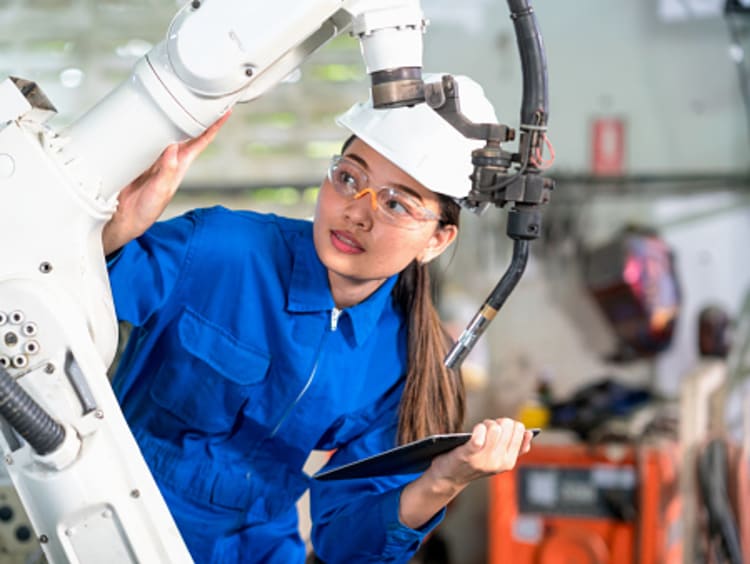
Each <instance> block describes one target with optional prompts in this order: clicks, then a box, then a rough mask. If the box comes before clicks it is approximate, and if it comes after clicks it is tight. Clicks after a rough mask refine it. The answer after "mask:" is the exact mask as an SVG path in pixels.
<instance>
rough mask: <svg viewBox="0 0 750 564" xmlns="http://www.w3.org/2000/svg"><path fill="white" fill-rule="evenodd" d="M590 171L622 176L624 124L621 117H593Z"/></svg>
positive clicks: (601, 174)
mask: <svg viewBox="0 0 750 564" xmlns="http://www.w3.org/2000/svg"><path fill="white" fill-rule="evenodd" d="M591 172H592V174H594V175H595V176H622V175H623V174H624V173H625V124H624V123H623V120H622V119H620V118H615V117H606V118H596V119H594V121H593V123H592V128H591Z"/></svg>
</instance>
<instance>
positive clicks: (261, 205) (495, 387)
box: [0, 0, 750, 564]
mask: <svg viewBox="0 0 750 564" xmlns="http://www.w3.org/2000/svg"><path fill="white" fill-rule="evenodd" d="M181 4H182V2H176V1H175V0H0V76H2V77H5V76H6V75H13V76H18V77H23V78H27V79H30V80H34V81H36V82H37V83H38V84H39V85H40V86H41V87H42V89H43V91H44V92H45V94H46V95H47V97H48V98H49V99H50V100H51V101H52V102H53V104H54V105H55V106H56V107H57V110H58V115H57V116H56V117H55V118H54V120H53V122H52V124H53V125H58V126H64V125H66V124H69V123H70V122H72V121H73V120H75V119H76V118H77V117H78V116H80V115H81V114H83V113H84V112H86V111H87V110H88V109H89V108H91V107H92V106H93V105H94V104H95V103H96V102H97V101H98V100H99V99H101V98H102V97H103V96H104V95H105V94H106V93H107V92H109V91H110V90H111V89H112V88H114V87H115V86H116V85H117V84H119V83H120V82H121V81H123V80H125V79H126V78H127V77H128V76H129V73H130V70H131V68H132V66H133V64H134V63H135V62H136V60H137V59H138V58H140V57H141V56H142V55H144V54H145V53H146V52H147V51H148V50H149V49H150V48H151V46H153V45H154V44H155V43H156V42H158V41H159V40H161V38H162V37H163V36H164V34H165V31H166V29H167V26H168V24H169V21H170V19H171V17H172V15H173V14H174V13H175V12H176V10H177V8H178V7H179V5H181ZM533 6H534V7H535V10H536V14H537V18H538V20H539V23H540V26H541V30H542V34H543V38H544V42H545V45H546V50H547V62H548V70H549V94H550V120H549V139H550V141H551V143H552V145H553V146H554V153H555V154H554V163H553V165H552V166H551V168H550V169H549V171H548V172H547V173H546V174H547V176H549V177H551V178H554V179H555V181H556V186H555V189H554V192H553V194H552V199H551V202H550V203H549V204H548V205H547V206H546V208H545V210H544V232H543V236H542V237H541V238H540V239H539V240H537V241H535V242H534V243H533V246H532V257H531V259H530V262H529V265H528V268H527V272H526V274H525V275H524V277H523V278H522V280H521V282H520V284H519V286H518V288H517V289H516V291H515V292H514V293H513V294H511V296H510V298H509V300H508V302H507V303H506V305H505V306H504V307H503V309H502V310H501V311H500V313H499V314H498V316H497V318H496V319H495V321H494V323H493V324H492V325H491V326H490V328H489V330H488V331H487V333H486V334H485V336H484V338H483V340H482V341H481V342H480V344H479V346H478V347H477V348H476V349H475V350H474V352H473V353H472V355H471V356H470V358H469V359H468V360H467V363H466V365H465V368H466V370H465V379H466V383H467V386H468V389H469V414H468V420H467V428H470V427H471V425H472V424H473V423H475V422H477V421H480V420H481V419H483V418H485V417H500V416H513V417H518V418H521V419H522V420H524V422H526V423H527V424H528V425H529V426H540V427H544V428H545V430H544V431H543V432H542V434H541V436H540V437H538V438H537V439H535V448H534V451H533V452H532V453H530V455H529V456H528V457H527V458H526V459H525V460H524V461H522V464H521V466H520V467H519V469H518V470H517V471H516V472H514V473H510V474H508V475H505V476H502V477H499V478H497V479H493V480H485V481H483V482H481V483H477V484H476V485H475V486H472V487H471V488H470V490H469V491H467V492H466V493H465V494H464V495H462V496H461V497H460V498H459V499H458V500H457V501H456V502H455V503H454V504H453V505H452V506H451V507H450V508H449V512H448V516H447V518H446V520H445V522H444V523H443V525H442V526H441V527H440V528H439V529H438V531H437V532H436V533H435V534H434V535H433V538H431V539H430V541H429V542H428V545H427V546H426V547H425V550H423V551H422V553H421V554H420V556H419V559H420V561H422V562H454V563H460V564H464V563H465V564H473V563H480V562H514V563H525V562H529V563H531V562H545V563H552V562H555V563H557V562H565V563H576V564H577V563H579V562H581V563H585V562H592V563H599V562H606V563H610V562H612V563H615V562H618V563H620V562H623V563H624V562H633V563H645V562H686V563H693V562H695V563H699V562H714V561H716V562H724V561H726V562H736V561H737V560H736V559H735V560H733V559H732V558H733V555H736V554H737V550H739V551H740V554H741V553H742V551H743V550H744V555H745V559H746V560H747V559H748V554H749V553H748V551H749V550H750V547H749V546H748V543H747V541H748V538H747V535H748V527H750V525H749V524H748V523H747V521H745V522H744V523H743V521H742V518H741V515H742V511H741V510H740V509H738V507H739V508H741V507H742V506H743V504H749V505H750V499H749V498H748V494H747V486H748V482H747V473H745V474H744V478H742V479H739V481H738V479H737V476H742V475H743V474H742V472H743V468H746V464H747V454H746V452H747V449H746V447H747V443H748V432H747V424H746V422H745V421H744V418H745V417H746V413H747V412H748V405H747V399H746V398H747V392H746V390H747V385H746V383H747V376H748V365H750V359H749V358H748V356H750V353H748V348H749V345H748V342H750V330H748V324H749V323H750V321H748V318H749V317H750V301H749V300H748V295H749V294H748V292H750V256H749V254H750V253H748V250H747V248H748V245H750V141H749V139H750V113H749V112H750V107H749V106H748V101H749V99H750V94H749V93H750V61H748V56H750V53H749V52H748V51H746V49H747V48H748V47H750V2H747V1H745V0H729V1H726V0H631V1H630V2H615V1H613V0H577V1H576V2H562V1H560V0H535V1H534V2H533ZM422 7H423V9H424V11H425V14H426V16H427V17H428V19H429V21H430V25H429V27H428V30H427V34H426V36H425V70H426V71H431V72H448V73H453V74H468V75H470V76H472V77H473V78H475V79H476V80H478V81H479V82H480V83H481V84H483V85H484V87H485V90H486V92H487V94H488V95H489V97H490V99H491V100H492V101H493V102H494V104H495V107H496V108H497V110H498V117H499V119H500V120H501V122H502V123H505V124H507V125H509V126H511V127H517V126H518V119H519V111H520V101H521V68H520V64H519V59H518V51H517V46H516V40H515V35H514V32H513V27H512V24H511V22H510V19H509V17H508V8H507V5H506V3H505V2H501V1H499V0H462V1H461V2H456V1H455V0H423V2H422ZM368 86H369V81H368V80H367V77H366V75H365V71H364V65H363V63H362V61H361V57H360V54H359V44H358V42H357V41H355V40H354V39H352V38H350V37H348V36H342V37H339V38H337V39H335V40H334V41H333V42H331V43H330V44H329V45H328V46H326V47H325V48H324V49H323V50H322V51H321V52H319V53H317V54H316V55H314V56H313V57H311V58H310V59H309V60H308V61H307V62H306V63H305V64H304V65H303V66H302V67H301V69H300V70H299V71H298V72H295V73H294V74H293V75H292V76H290V77H288V78H287V80H286V81H285V82H284V83H282V84H280V85H279V86H277V87H276V88H275V89H274V90H272V91H271V92H270V93H269V94H267V95H266V96H264V97H263V98H261V99H259V100H256V101H254V102H251V103H249V104H244V105H240V106H237V107H236V108H235V110H234V115H233V116H232V118H231V119H230V121H229V123H228V125H227V126H225V127H224V129H223V130H222V131H221V132H220V134H219V136H218V137H217V139H216V140H215V142H214V143H213V144H212V145H211V146H210V147H209V148H208V149H207V150H206V151H205V153H204V154H203V155H201V157H200V158H199V159H198V160H197V162H196V163H195V165H194V166H193V167H192V169H191V170H190V172H189V174H188V177H187V178H186V181H185V183H184V185H183V187H182V188H181V190H180V192H178V194H177V196H176V198H175V200H174V202H173V203H172V205H171V206H170V208H169V210H168V212H167V215H175V214H178V213H181V212H182V211H185V210H187V209H190V208H194V207H202V206H209V205H216V204H221V205H224V206H227V207H231V208H249V209H256V210H261V211H270V212H273V213H278V214H281V215H289V216H294V217H310V216H311V215H312V212H313V206H314V202H315V197H316V194H317V188H318V186H319V184H320V181H321V179H322V178H323V176H324V174H325V170H326V167H327V164H328V160H329V159H330V156H331V155H332V154H334V153H337V152H338V150H339V148H340V145H341V142H342V141H343V140H344V138H345V133H344V132H343V131H342V130H341V129H339V128H338V127H337V126H336V125H335V124H334V122H333V118H334V116H335V115H336V114H338V113H340V112H342V111H344V110H345V109H346V108H348V107H349V105H351V103H353V102H354V101H357V100H360V99H363V98H366V96H367V94H368ZM545 157H547V158H550V157H551V155H550V154H547V155H545ZM506 216H507V214H506V213H505V211H504V210H499V209H490V210H488V211H486V213H485V214H484V215H482V216H481V217H476V216H472V215H469V214H464V217H463V218H462V222H463V224H462V231H461V235H460V238H459V239H460V240H459V243H458V245H457V248H456V250H455V252H453V253H450V252H449V253H447V255H448V256H447V257H443V260H442V261H441V262H440V264H437V265H435V272H434V275H435V278H436V279H437V280H438V281H439V302H440V308H441V311H442V314H443V317H444V319H445V321H446V323H448V324H449V325H450V327H451V329H452V330H453V331H454V332H455V333H456V334H458V332H460V331H461V329H462V328H463V327H464V326H465V325H466V323H467V322H468V321H469V320H470V319H471V317H472V316H473V314H474V312H475V311H476V309H477V308H478V306H479V305H480V303H481V301H482V299H483V297H484V296H485V295H486V294H488V293H489V291H490V290H491V289H492V287H494V285H495V283H496V282H497V280H498V279H499V278H500V276H501V275H502V274H503V272H504V270H505V268H506V267H507V265H508V262H509V260H510V253H511V241H510V239H509V238H508V237H507V236H506V235H505V222H506ZM743 448H744V450H743ZM717 460H718V461H719V462H717ZM721 461H723V462H721ZM701 464H703V465H704V466H701ZM710 464H718V466H710V467H711V468H713V474H712V475H716V476H720V477H721V478H715V479H714V481H713V482H711V481H709V480H708V479H707V478H705V476H706V475H707V474H706V473H705V471H704V472H703V473H701V470H700V469H701V468H704V469H705V468H706V467H708V466H706V465H710ZM745 472H746V470H745ZM716 480H719V481H718V482H717V481H716ZM712 488H714V489H712ZM716 488H718V489H716ZM712 491H714V492H715V491H719V492H724V494H723V495H724V496H725V497H726V500H727V502H728V503H729V504H730V505H731V506H732V507H733V508H734V509H733V510H732V511H730V510H727V509H726V508H725V510H724V511H722V509H721V508H717V507H713V506H712V504H711V503H708V502H707V500H710V499H711V497H712V496H711V495H709V494H710V492H712ZM3 492H4V493H3V494H2V495H3V496H5V497H3V498H2V499H5V500H6V502H7V505H5V506H4V507H7V508H11V515H10V516H8V513H7V512H4V511H3V508H2V507H0V532H1V533H2V537H0V539H2V546H0V562H3V561H8V562H16V561H18V562H23V561H24V560H22V559H21V558H28V554H29V553H31V552H32V550H31V548H29V547H30V546H31V545H33V543H34V540H33V535H32V534H31V532H30V530H29V529H28V526H27V525H26V524H25V523H24V520H23V516H22V513H21V511H20V508H19V507H18V505H17V503H16V502H15V501H13V492H12V489H10V488H6V489H5V490H3ZM2 499H0V501H2ZM714 499H716V497H715V496H714ZM301 512H302V514H303V518H302V521H303V525H302V526H303V528H304V527H305V526H306V524H305V517H304V503H302V504H301ZM6 517H7V518H6ZM744 519H745V520H747V515H745V517H744ZM717 531H719V532H717ZM721 531H724V532H723V533H722V532H721ZM726 531H729V532H726ZM743 539H744V544H743V542H742V541H743ZM735 541H736V542H735ZM733 547H734V548H733ZM3 550H4V551H5V552H4V553H3V552H2V551H3ZM3 554H5V558H6V560H3ZM722 558H723V560H722ZM740 561H741V560H740Z"/></svg>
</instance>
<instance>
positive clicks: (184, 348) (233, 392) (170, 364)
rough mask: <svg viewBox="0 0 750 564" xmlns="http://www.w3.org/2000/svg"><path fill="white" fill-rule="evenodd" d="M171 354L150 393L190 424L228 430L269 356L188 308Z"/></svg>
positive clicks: (201, 429)
mask: <svg viewBox="0 0 750 564" xmlns="http://www.w3.org/2000/svg"><path fill="white" fill-rule="evenodd" d="M176 333H177V338H176V339H175V340H173V342H172V343H170V345H169V346H172V347H174V350H173V351H172V354H169V355H167V360H165V361H164V363H163V364H162V366H161V367H160V368H159V370H158V371H157V373H156V375H155V377H154V381H153V385H152V387H151V397H152V399H153V400H154V401H155V402H156V403H157V404H158V405H160V406H161V407H163V408H165V409H166V410H167V411H169V412H170V413H171V414H172V415H174V416H176V417H177V418H178V419H179V420H181V421H182V422H183V423H184V424H185V428H186V429H188V430H189V429H192V430H196V431H199V432H205V433H212V434H218V433H222V432H228V431H229V430H230V429H231V428H232V425H233V423H234V422H235V420H236V418H237V415H238V413H239V412H240V410H241V409H242V408H243V406H244V405H245V404H246V403H247V402H249V401H252V396H253V395H254V394H253V392H256V393H257V392H258V385H259V384H261V383H262V382H263V380H264V379H265V377H266V373H267V372H268V366H269V364H270V360H271V359H270V356H269V355H268V354H267V353H264V352H263V351H261V350H259V349H256V348H253V347H251V346H249V345H247V344H244V343H240V342H239V341H237V339H236V338H234V337H233V336H232V335H230V334H229V333H228V332H227V331H226V330H224V329H222V328H221V327H218V326H217V325H215V324H213V323H211V322H210V321H208V320H206V319H204V318H202V317H201V316H199V315H198V314H197V313H195V312H194V311H192V310H190V309H187V310H185V311H184V312H183V313H182V314H181V315H180V318H179V320H178V322H177V331H176Z"/></svg>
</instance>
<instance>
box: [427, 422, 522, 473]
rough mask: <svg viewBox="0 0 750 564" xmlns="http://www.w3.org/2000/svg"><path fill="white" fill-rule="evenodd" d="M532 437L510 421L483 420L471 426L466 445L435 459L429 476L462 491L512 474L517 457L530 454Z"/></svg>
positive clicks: (520, 424) (516, 423)
mask: <svg viewBox="0 0 750 564" xmlns="http://www.w3.org/2000/svg"><path fill="white" fill-rule="evenodd" d="M532 437H533V434H532V432H531V431H527V430H526V428H525V427H524V426H523V424H522V423H519V422H518V421H514V420H513V419H509V418H507V417H504V418H501V419H485V420H484V421H482V422H481V423H479V424H477V425H475V426H474V429H473V430H472V434H471V439H469V441H468V442H467V443H466V444H464V445H462V446H460V447H458V448H455V449H453V450H452V451H450V452H448V453H446V454H443V455H441V456H439V457H436V458H435V459H434V460H433V461H432V465H431V466H430V468H429V470H428V473H430V474H432V475H433V477H434V478H435V479H437V480H447V481H449V482H451V483H453V484H454V485H455V486H457V487H459V488H460V487H463V486H465V485H468V484H469V482H471V481H473V480H476V479H477V478H481V477H483V476H489V475H491V474H497V473H498V472H504V471H506V470H511V469H512V468H513V467H515V465H516V461H517V460H518V456H519V455H521V454H524V453H527V452H529V449H530V448H531V439H532Z"/></svg>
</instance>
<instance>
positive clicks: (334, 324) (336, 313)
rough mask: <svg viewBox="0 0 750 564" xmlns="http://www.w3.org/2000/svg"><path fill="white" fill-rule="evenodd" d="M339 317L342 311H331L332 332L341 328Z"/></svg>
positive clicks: (336, 309) (337, 309) (335, 308)
mask: <svg viewBox="0 0 750 564" xmlns="http://www.w3.org/2000/svg"><path fill="white" fill-rule="evenodd" d="M339 317H341V310H340V309H339V308H337V307H334V308H333V309H332V310H331V331H332V332H333V331H335V330H336V328H337V327H338V326H339Z"/></svg>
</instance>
